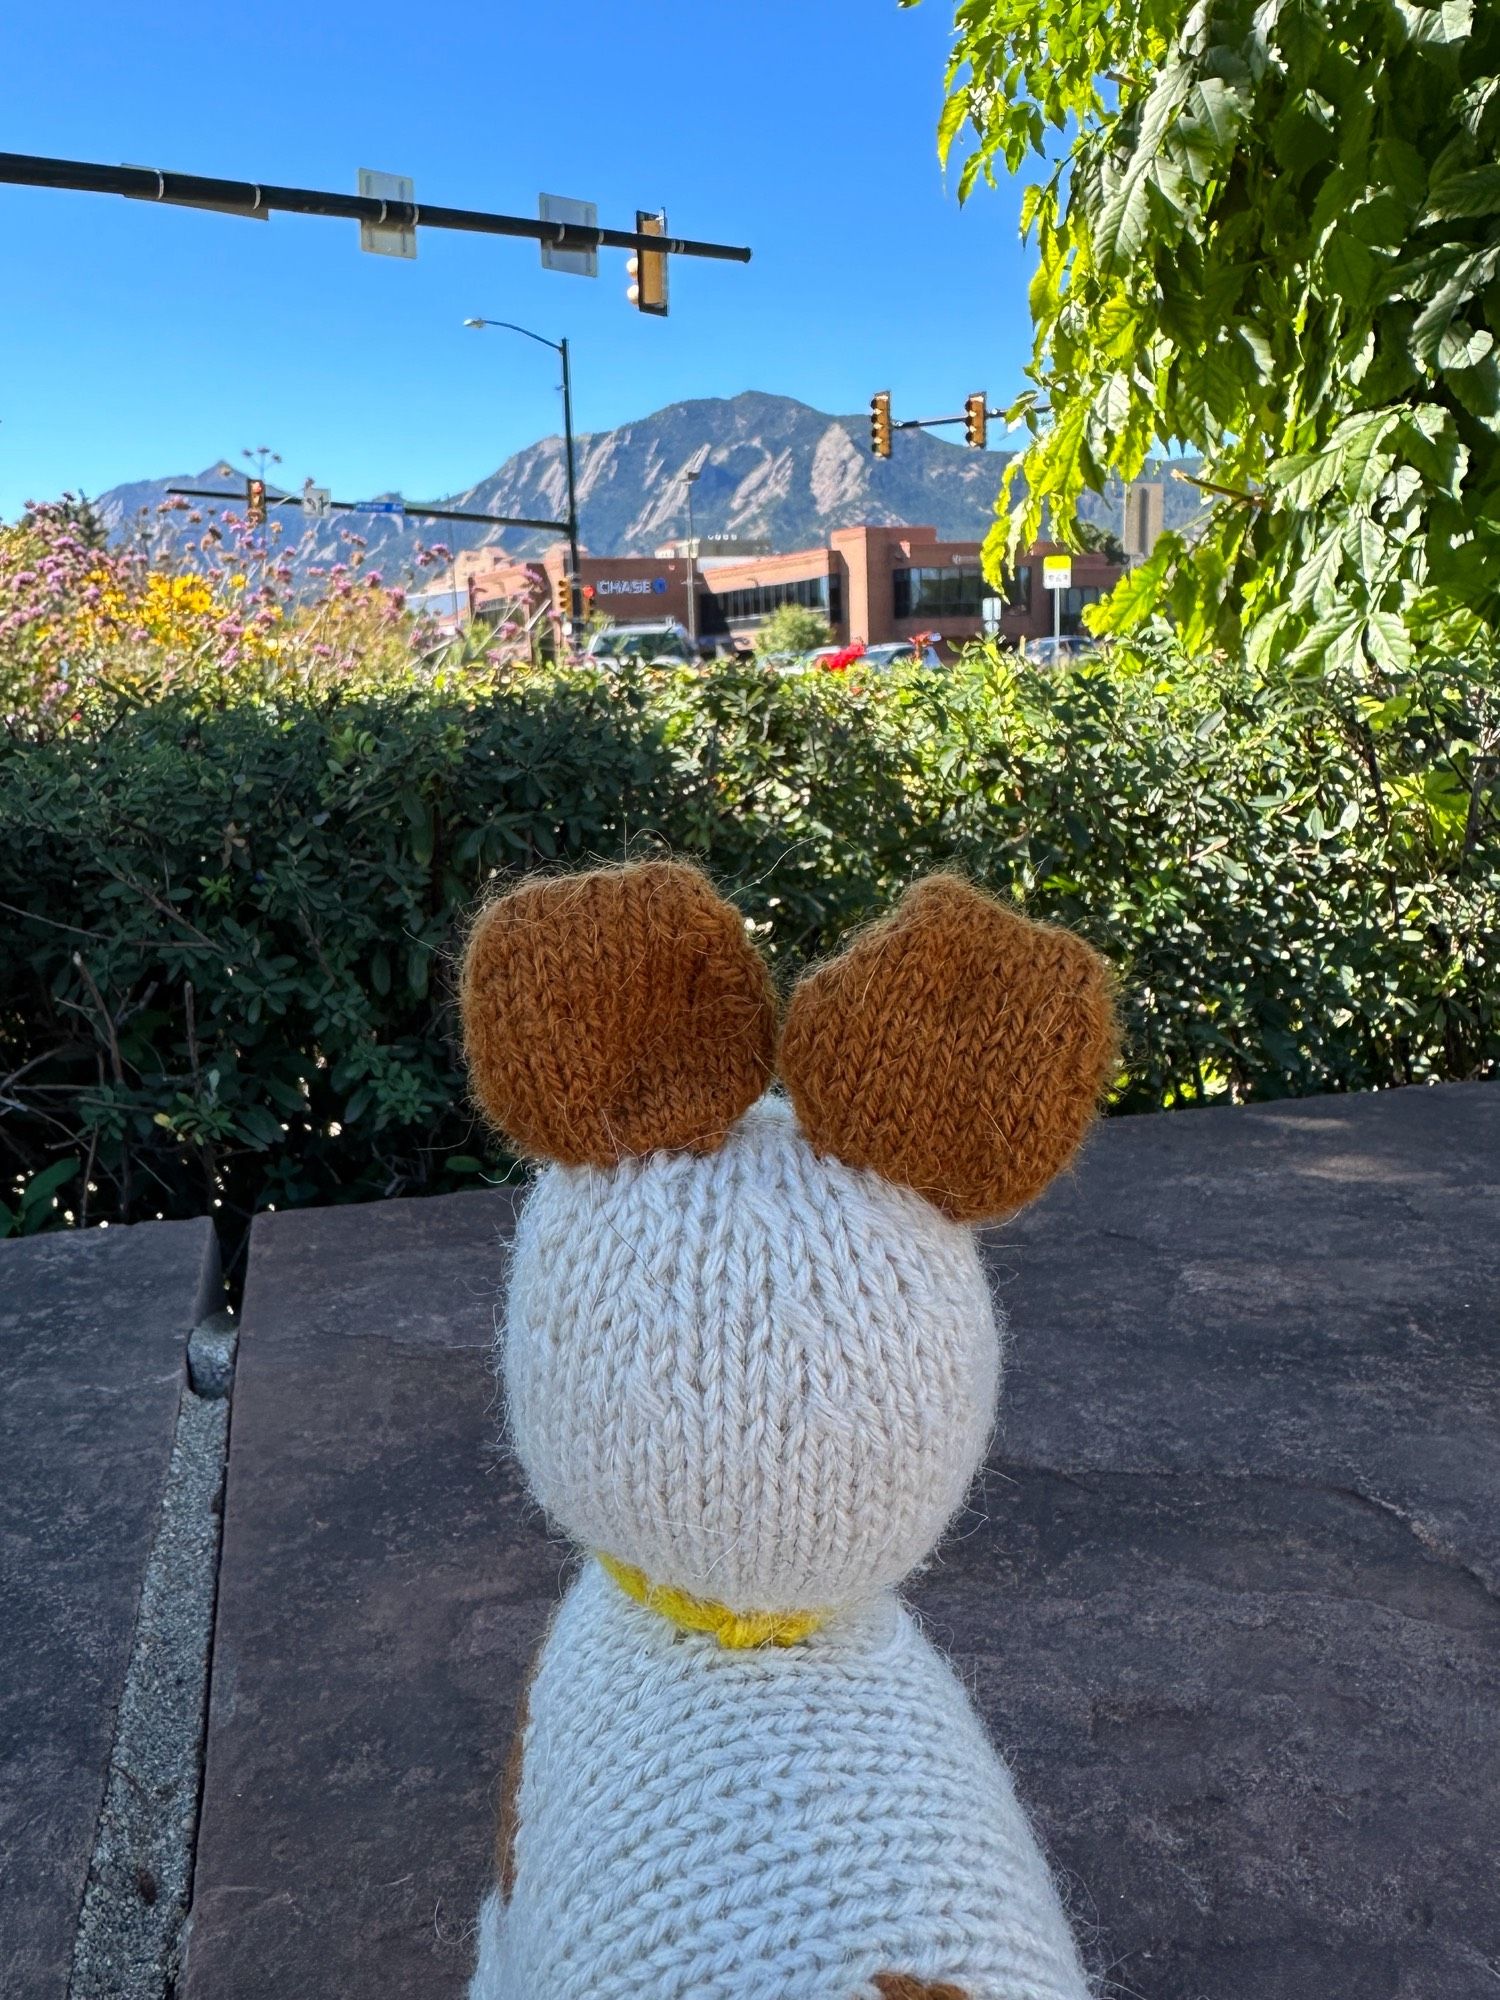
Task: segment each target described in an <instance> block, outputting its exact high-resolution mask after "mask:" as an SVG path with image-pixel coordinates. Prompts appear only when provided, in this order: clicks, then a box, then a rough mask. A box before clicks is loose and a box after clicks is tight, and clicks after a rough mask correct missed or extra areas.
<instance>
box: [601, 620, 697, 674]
mask: <svg viewBox="0 0 1500 2000" xmlns="http://www.w3.org/2000/svg"><path fill="white" fill-rule="evenodd" d="M583 656H584V658H585V659H586V660H604V661H612V662H617V661H621V660H642V661H644V662H645V663H646V664H647V665H648V666H652V665H665V666H673V667H689V666H696V665H697V662H698V653H697V651H696V650H695V648H694V646H693V643H692V641H691V640H690V639H689V638H688V635H687V633H686V632H685V631H684V629H683V628H682V626H681V625H678V624H677V623H675V621H674V620H672V619H670V618H665V619H662V620H661V622H660V623H659V624H654V625H606V626H605V628H604V630H603V631H602V632H596V633H595V634H594V636H593V637H592V638H591V639H590V640H589V642H588V645H587V646H586V647H585V648H584V655H583Z"/></svg>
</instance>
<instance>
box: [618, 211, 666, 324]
mask: <svg viewBox="0 0 1500 2000" xmlns="http://www.w3.org/2000/svg"><path fill="white" fill-rule="evenodd" d="M635 233H636V235H637V236H665V235H666V233H667V211H666V210H665V209H664V208H663V209H659V210H657V212H656V213H655V214H652V212H651V211H650V210H649V209H645V208H638V209H637V210H636V212H635ZM625 272H626V275H627V277H628V278H629V279H630V281H631V282H630V290H629V291H628V292H627V293H626V294H625V296H626V297H627V298H628V299H629V300H630V303H631V304H632V305H633V306H634V307H635V309H636V311H637V312H643V313H660V314H661V315H662V317H663V318H665V317H666V311H667V255H666V252H665V251H664V250H638V251H637V252H636V254H635V255H634V256H633V257H632V258H631V259H630V261H629V263H627V264H626V266H625Z"/></svg>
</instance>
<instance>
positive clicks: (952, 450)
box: [99, 389, 1200, 576]
mask: <svg viewBox="0 0 1500 2000" xmlns="http://www.w3.org/2000/svg"><path fill="white" fill-rule="evenodd" d="M898 415H899V412H898ZM705 444H706V445H707V446H708V447H709V452H708V458H707V461H706V463H705V465H704V467H703V471H702V475H701V477H700V478H699V480H698V484H697V487H696V489H695V491H694V494H693V517H694V526H695V528H696V530H697V532H698V533H699V534H700V535H736V536H764V537H766V538H767V539H769V540H770V542H771V544H772V545H773V547H775V548H778V549H796V548H805V547H809V546H812V545H816V544H817V543H819V542H822V541H824V540H826V538H827V536H828V534H829V532H830V530H832V529H834V528H843V527H852V526H854V525H856V524H857V523H875V524H879V523H896V522H913V523H916V522H925V523H929V524H930V525H931V526H933V527H935V528H936V529H937V531H938V533H939V535H940V536H942V537H944V538H947V539H952V540H966V539H969V538H971V537H977V536H982V535H983V534H984V532H985V530H986V529H987V527H988V526H989V523H990V521H991V520H992V518H993V515H994V506H995V496H996V494H997V492H998V491H999V486H1000V479H1001V475H1002V474H1003V472H1004V469H1005V464H1006V458H1005V455H1004V454H1003V453H1001V452H997V451H991V452H977V451H971V450H969V449H967V448H966V447H965V446H963V445H960V444H953V443H949V442H948V441H947V440H946V439H944V438H942V437H940V436H938V435H937V434H935V433H930V432H925V431H905V432H900V433H898V434H897V437H896V440H895V449H894V451H893V453H892V456H891V457H890V458H889V459H877V458H873V457H872V456H871V455H870V450H869V422H868V418H867V417H865V416H863V415H861V416H845V417H841V416H830V415H828V414H827V413H825V412H824V411H821V410H814V409H812V408H810V407H809V406H808V405H807V404H806V403H799V402H797V401H795V400H794V399H793V398H792V397H790V396H773V395H768V394H766V393H764V392H762V391H760V390H753V389H751V390H746V391H744V392H743V393H742V394H740V395H738V396H729V397H712V398H704V399H700V400H697V401H693V402H686V403H672V404H669V405H668V406H667V408H666V409H664V410H658V411H656V412H655V413H654V414H653V415H652V416H649V417H642V418H640V419H639V420H637V421H636V422H633V423H628V424H623V425H621V426H620V428H619V429H618V430H613V431H598V432H593V433H585V434H583V435H581V436H580V437H579V438H578V439H577V440H576V454H577V468H578V508H579V518H580V522H581V538H582V541H583V544H584V546H585V547H586V548H587V549H589V550H590V551H592V552H593V553H594V554H596V555H646V554H649V553H650V552H651V551H652V550H653V549H654V548H656V547H657V546H658V545H659V544H660V543H662V542H664V541H667V540H669V539H671V538H672V537H673V536H676V535H681V534H683V533H684V532H685V529H686V506H685V500H684V488H683V485H682V482H681V480H680V479H679V478H678V477H677V475H678V473H679V472H680V471H681V469H682V467H683V466H684V465H685V464H686V463H687V461H688V459H689V458H690V457H691V456H692V455H693V453H694V452H695V451H697V450H698V449H699V448H700V447H701V446H703V445H705ZM224 462H225V463H240V461H237V460H235V459H232V458H231V459H230V460H226V461H224ZM273 470H274V468H273ZM241 477H242V473H240V472H236V473H235V475H234V477H233V478H232V479H229V480H224V479H221V478H219V477H218V476H217V475H216V467H215V468H211V469H210V470H209V472H207V473H202V474H195V475H188V476H184V475H178V476H174V477H173V478H172V479H170V480H141V481H136V482H133V483H131V484H129V485H124V486H117V487H114V488H113V489H112V490H111V491H110V492H108V493H106V494H104V495H103V496H101V499H100V501H99V505H100V508H101V510H102V512H103V514H104V518H105V520H106V522H107V524H108V525H109V527H110V529H111V531H112V532H114V533H116V534H125V533H129V532H131V531H132V529H133V527H134V525H135V523H136V522H137V520H138V519H139V518H140V515H141V510H142V509H145V510H147V512H148V514H149V513H150V511H151V510H152V509H153V508H154V506H155V504H156V502H157V500H158V499H160V498H161V496H162V495H163V494H164V493H165V490H166V488H167V486H168V485H195V486H218V485H224V486H230V485H233V486H238V485H239V483H240V480H241ZM565 492H566V482H565V473H564V464H563V446H562V439H561V438H560V437H548V438H542V439H540V440H539V441H538V442H537V443H536V444H533V445H528V446H527V447H526V449H525V450H523V451H519V452H517V453H515V454H514V456H513V457H511V458H508V459H507V460H506V461H505V463H504V464H503V465H502V466H501V467H500V468H499V469H498V471H496V472H493V473H491V474H490V475H489V476H488V477H487V478H484V479H481V480H479V481H477V482H476V483H475V484H474V485H473V486H469V487H465V488H464V489H463V490H462V491H461V492H458V493H453V494H448V495H444V496H433V495H425V494H424V495H420V496H418V495H407V496H406V498H407V500H408V503H409V504H414V503H415V501H416V500H417V499H419V498H420V499H432V500H434V501H435V503H436V504H438V505H442V506H446V507H459V508H466V509H472V510H473V511H475V512H482V513H491V514H517V515H527V516H530V517H532V518H556V519H560V518H561V516H562V514H563V512H564V509H565V507H566V498H565ZM335 497H336V498H339V499H346V498H348V499H359V498H365V497H368V498H371V499H379V498H386V499H389V498H392V497H394V496H393V495H390V494H386V495H370V496H362V495H357V494H348V495H346V494H338V495H336V496H335ZM1166 506H1167V522H1168V525H1169V526H1175V525H1178V524H1179V523H1180V522H1182V521H1184V520H1187V519H1190V518H1191V517H1192V516H1193V515H1194V514H1196V513H1197V512H1199V510H1200V502H1199V498H1198V496H1197V495H1196V493H1195V492H1194V490H1193V489H1192V488H1190V487H1187V486H1184V485H1182V484H1181V483H1180V482H1177V481H1172V480H1169V481H1168V482H1167V492H1166ZM1086 511H1087V512H1088V513H1089V514H1090V515H1091V516H1092V517H1093V518H1095V519H1097V520H1099V521H1100V522H1101V524H1102V525H1104V526H1107V527H1112V528H1116V529H1117V528H1118V526H1119V503H1118V499H1116V500H1115V501H1114V503H1113V504H1110V502H1109V501H1108V500H1104V501H1098V502H1091V503H1090V505H1089V507H1088V508H1087V510H1086ZM285 518H287V521H288V536H287V539H288V540H289V541H291V540H294V539H295V533H294V531H293V524H294V523H298V516H297V513H296V510H294V509H291V508H288V509H286V510H285ZM298 525H300V523H298ZM351 526H352V527H355V528H356V529H357V531H358V532H359V533H361V534H362V535H364V536H365V538H366V542H367V544H368V548H369V560H370V561H371V562H372V563H376V564H378V565H379V566H380V567H381V568H382V569H383V570H385V571H386V572H387V573H389V574H390V575H392V576H394V575H397V574H399V573H400V572H401V571H402V569H403V568H404V567H405V566H406V565H407V563H408V562H409V560H410V557H411V555H412V553H413V552H414V550H415V548H416V546H417V544H418V543H419V542H422V541H426V542H443V543H446V544H447V546H449V547H450V548H474V547H480V546H489V545H491V544H493V545H495V546H496V547H497V548H499V549H504V550H505V551H506V552H508V553H510V554H514V555H523V554H531V553H534V552H536V551H538V550H540V549H542V548H544V547H545V546H546V545H547V544H548V543H549V542H550V541H553V540H555V539H556V537H555V536H552V535H550V534H547V533H545V532H538V531H535V530H529V529H514V528H512V529H505V528H498V527H485V526H480V525H477V524H475V525H467V524H460V523H457V522H425V521H423V520H422V519H421V517H420V516H419V515H417V514H415V513H412V514H408V515H407V516H405V517H404V519H403V518H400V517H392V516H389V515H382V514H378V513H372V514H362V515H358V516H355V515H341V516H335V517H332V518H330V519H329V520H328V521H325V522H323V523H314V524H312V525H311V527H310V529H309V532H308V533H307V535H306V537H305V539H304V542H303V546H302V549H301V552H300V558H301V560H302V561H305V562H329V561H334V560H337V558H338V555H339V553H340V546H341V545H340V540H339V530H340V528H341V527H351Z"/></svg>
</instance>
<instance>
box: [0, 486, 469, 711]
mask: <svg viewBox="0 0 1500 2000" xmlns="http://www.w3.org/2000/svg"><path fill="white" fill-rule="evenodd" d="M344 545H345V550H346V559H345V560H343V561H340V562H337V563H334V564H331V565H324V566H321V567H320V566H318V565H309V564H307V563H305V562H304V563H302V564H301V565H298V564H295V563H294V562H293V559H292V552H291V551H290V550H289V549H288V548H287V547H286V546H285V545H284V542H283V531H282V523H280V522H279V521H273V522H271V523H270V524H269V526H267V527H266V528H264V529H263V530H260V531H254V530H252V529H251V528H250V526H249V525H248V524H247V523H246V522H245V521H244V520H243V518H241V517H240V516H239V515H237V514H235V513H234V512H232V511H230V512H225V513H222V514H209V513H205V512H204V511H203V510H201V509H199V508H194V507H192V506H191V505H190V503H189V502H188V501H187V500H185V499H178V500H175V501H170V502H168V503H166V504H165V505H164V506H163V507H161V508H160V509H158V510H157V514H156V516H155V517H153V518H150V519H148V520H147V521H146V522H144V523H142V524H140V531H139V532H138V533H137V534H136V535H135V536H134V537H132V538H131V539H130V540H129V541H127V542H125V543H123V544H117V545H113V546H111V545H109V544H108V543H107V541H106V538H105V535H104V532H103V529H102V527H101V526H100V524H99V522H98V521H97V520H96V519H95V518H94V516H93V513H92V510H91V509H90V507H89V506H88V504H87V502H81V501H78V500H76V499H74V498H73V496H71V495H69V496H66V497H65V498H64V499H63V500H62V501H60V502H57V503H53V504H48V505H40V506H39V505H32V506H29V507H28V508H27V509H26V513H25V515H24V517H23V519H22V520H21V521H20V522H19V523H18V524H16V525H13V526H0V726H3V727H5V728H6V729H7V730H8V731H9V732H10V733H11V734H12V735H13V736H26V737H31V738H37V737H45V736H48V735H51V734H55V733H56V732H58V731H61V730H67V729H73V728H78V727H84V728H92V727H94V726H97V725H100V724H101V723H102V722H104V721H105V720H107V719H108V718H109V717H111V716H113V715H114V714H116V713H117V712H118V710H119V709H120V707H121V706H122V705H129V704H130V703H131V702H150V701H157V700H160V699H161V698H162V697H163V696H165V695H167V694H169V693H171V692H172V691H174V690H179V691H181V690H186V691H190V692H191V694H192V695H193V697H194V698H195V699H197V700H200V701H225V700H239V699H245V698H247V697H250V696H253V695H255V694H256V693H258V692H262V691H264V690H266V689H269V688H273V687H274V688H276V689H277V690H279V691H280V692H281V693H283V694H285V693H287V692H289V691H290V690H292V689H294V688H300V689H302V690H304V691H306V692H313V691H315V690H322V689H328V688H333V687H344V688H351V687H369V686H376V685H380V684H381V683H383V682H387V681H390V680H392V679H400V678H403V677H406V676H409V675H410V673H411V672H412V670H413V667H414V666H416V665H419V664H420V663H421V662H422V661H423V660H429V661H430V660H434V659H436V658H438V657H440V656H441V655H442V649H441V646H440V644H439V641H438V638H437V634H436V632H435V631H434V630H433V629H432V628H431V627H430V626H429V625H428V624H427V623H426V622H425V621H423V620H421V619H417V618H413V617H412V615H411V614H410V612H409V611H408V609H407V603H406V590H405V587H404V586H403V585H402V584H400V583H395V584H389V585H388V584H386V583H385V581H384V579H383V578H382V576H381V574H380V572H379V571H378V570H371V569H368V568H367V567H366V566H365V560H364V544H363V542H362V540H361V538H360V537H359V536H358V535H355V534H346V535H345V536H344ZM447 554H448V551H447V550H446V549H445V548H442V547H441V546H437V547H434V548H432V549H419V550H418V551H417V552H416V556H415V563H416V566H417V567H418V568H427V567H430V566H431V565H432V564H433V563H435V562H440V561H441V560H442V559H443V558H444V557H445V556H446V555H447Z"/></svg>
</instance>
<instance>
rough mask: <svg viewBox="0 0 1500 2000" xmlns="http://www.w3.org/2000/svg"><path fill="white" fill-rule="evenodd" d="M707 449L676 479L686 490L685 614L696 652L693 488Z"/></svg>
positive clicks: (696, 572)
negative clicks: (686, 614)
mask: <svg viewBox="0 0 1500 2000" xmlns="http://www.w3.org/2000/svg"><path fill="white" fill-rule="evenodd" d="M708 453H709V447H708V446H707V445H706V444H700V445H699V447H698V449H697V450H696V451H695V452H694V453H693V455H692V457H691V458H690V459H689V460H688V462H687V464H686V465H685V466H684V467H683V468H682V470H681V472H679V473H678V475H677V477H678V478H679V479H680V480H681V481H682V483H683V485H684V486H685V487H686V488H687V530H688V531H687V613H688V642H689V644H690V645H691V646H692V648H693V651H694V652H695V653H696V652H697V650H698V548H697V543H696V542H695V540H694V538H693V488H694V487H695V486H696V485H697V483H698V476H699V474H700V473H701V472H702V470H703V468H704V466H705V465H706V464H707V463H708Z"/></svg>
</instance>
